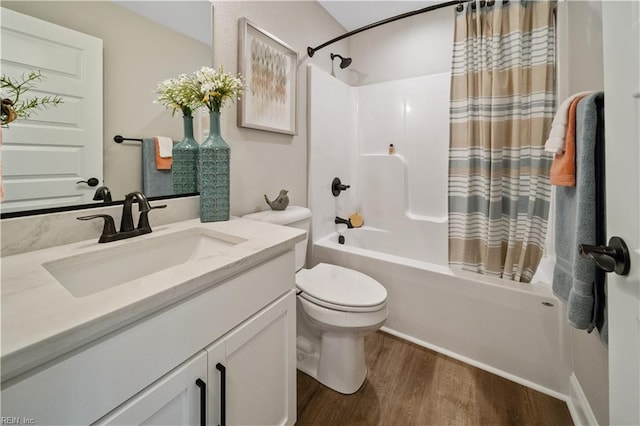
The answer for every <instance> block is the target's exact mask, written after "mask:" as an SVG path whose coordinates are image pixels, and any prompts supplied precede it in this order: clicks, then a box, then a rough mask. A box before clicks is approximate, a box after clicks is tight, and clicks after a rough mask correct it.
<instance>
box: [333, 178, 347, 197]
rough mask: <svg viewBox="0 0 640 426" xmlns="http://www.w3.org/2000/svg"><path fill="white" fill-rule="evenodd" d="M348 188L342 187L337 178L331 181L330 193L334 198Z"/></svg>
mask: <svg viewBox="0 0 640 426" xmlns="http://www.w3.org/2000/svg"><path fill="white" fill-rule="evenodd" d="M349 188H351V186H349V185H343V184H342V182H340V178H339V177H335V178H333V181H331V193H332V194H333V196H334V197H337V196H338V195H340V191H346V190H347V189H349Z"/></svg>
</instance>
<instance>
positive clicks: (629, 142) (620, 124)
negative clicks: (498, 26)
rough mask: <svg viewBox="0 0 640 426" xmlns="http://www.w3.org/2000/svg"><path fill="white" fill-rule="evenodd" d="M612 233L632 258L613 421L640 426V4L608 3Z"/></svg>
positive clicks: (612, 304) (612, 291) (616, 334)
mask: <svg viewBox="0 0 640 426" xmlns="http://www.w3.org/2000/svg"><path fill="white" fill-rule="evenodd" d="M602 12H603V36H604V72H605V131H606V143H605V144H606V175H607V176H606V179H607V213H606V214H607V233H608V236H609V237H611V236H619V237H621V238H622V239H624V240H625V242H626V244H627V246H628V247H629V250H630V252H631V270H630V272H629V275H627V276H624V277H623V276H619V275H615V274H613V273H611V274H609V275H608V313H609V414H610V415H609V419H610V424H612V425H639V424H640V298H639V294H640V173H639V171H638V170H639V169H640V29H639V26H640V4H639V3H638V2H636V1H616V2H603V6H602Z"/></svg>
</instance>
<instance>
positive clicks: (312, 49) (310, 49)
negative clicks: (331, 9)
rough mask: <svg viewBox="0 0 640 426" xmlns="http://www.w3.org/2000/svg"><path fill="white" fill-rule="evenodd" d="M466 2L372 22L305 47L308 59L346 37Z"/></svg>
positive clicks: (432, 7) (456, 1) (436, 6)
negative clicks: (318, 43)
mask: <svg viewBox="0 0 640 426" xmlns="http://www.w3.org/2000/svg"><path fill="white" fill-rule="evenodd" d="M468 1H473V0H452V1H448V2H445V3H440V4H434V5H433V6H427V7H425V8H422V9H418V10H414V11H411V12H406V13H402V14H400V15H396V16H392V17H391V18H387V19H383V20H382V21H378V22H374V23H373V24H369V25H365V26H364V27H360V28H357V29H355V30H353V31H349V32H348V33H345V34H342V35H341V36H339V37H336V38H334V39H331V40H329V41H327V42H325V43H322V44H321V45H319V46H316V47H311V46H309V47H307V54H308V55H309V57H310V58H311V57H313V55H314V53H316V50H320V49H322V48H323V47H327V46H329V45H330V44H333V43H335V42H336V41H340V40H342V39H344V38H347V37H351V36H352V35H354V34H358V33H361V32H362V31H366V30H370V29H371V28H375V27H379V26H380V25H384V24H388V23H390V22H394V21H397V20H400V19H404V18H408V17H410V16H414V15H419V14H421V13H425V12H431V11H432V10H437V9H441V8H443V7H449V6H454V5H457V4H462V3H466V2H468Z"/></svg>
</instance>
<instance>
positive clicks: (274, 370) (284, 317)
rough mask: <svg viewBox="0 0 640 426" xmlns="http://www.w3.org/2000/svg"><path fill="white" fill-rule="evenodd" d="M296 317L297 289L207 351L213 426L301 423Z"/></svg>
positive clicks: (210, 413)
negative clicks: (298, 396)
mask: <svg viewBox="0 0 640 426" xmlns="http://www.w3.org/2000/svg"><path fill="white" fill-rule="evenodd" d="M295 315H296V308H295V293H294V291H291V292H289V293H288V294H287V295H286V296H284V297H282V298H280V299H279V300H278V301H276V302H274V303H273V304H272V305H270V306H269V307H268V308H267V309H265V310H263V311H262V312H260V313H259V314H257V315H256V316H254V317H252V318H251V319H249V320H248V321H247V322H245V323H243V324H242V325H240V326H239V327H238V328H236V329H235V330H234V331H232V332H231V333H230V334H229V335H227V336H225V337H224V338H223V339H222V340H220V341H218V342H216V343H215V344H213V345H212V346H210V347H208V348H207V357H208V364H209V369H208V370H209V378H208V381H207V383H209V405H208V407H209V409H208V413H209V414H208V416H209V420H208V423H207V424H210V425H220V424H227V425H292V424H294V423H295V421H296V353H295V340H296V335H295V333H296V331H295V330H296V324H295ZM223 378H224V379H225V380H224V382H223ZM223 383H224V384H223ZM223 386H224V389H223ZM223 407H224V408H223ZM223 411H224V413H223ZM223 417H224V420H223Z"/></svg>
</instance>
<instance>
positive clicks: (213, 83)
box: [195, 65, 244, 112]
mask: <svg viewBox="0 0 640 426" xmlns="http://www.w3.org/2000/svg"><path fill="white" fill-rule="evenodd" d="M195 78H196V80H197V82H198V84H199V86H200V93H201V94H202V95H203V97H202V102H203V103H204V105H205V106H206V107H207V108H208V109H209V111H211V112H220V110H221V109H222V107H223V106H224V101H225V100H227V99H231V100H233V97H234V96H238V95H240V93H242V90H243V89H244V86H243V84H242V77H241V76H240V74H238V75H237V76H234V75H232V74H230V73H226V72H224V70H223V69H222V65H221V66H220V68H218V70H217V71H216V70H214V69H213V68H211V67H202V68H200V70H199V71H196V73H195Z"/></svg>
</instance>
